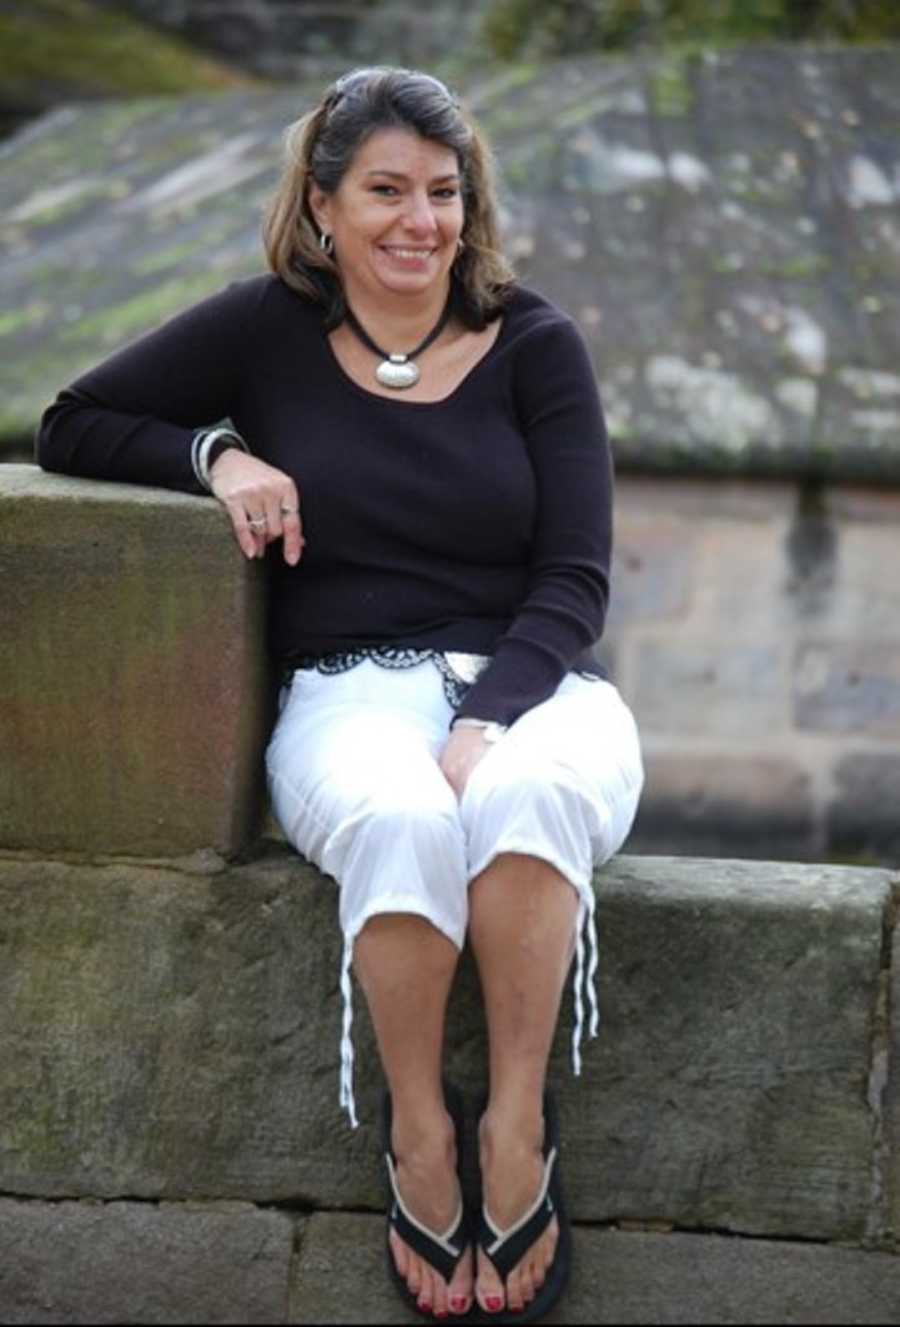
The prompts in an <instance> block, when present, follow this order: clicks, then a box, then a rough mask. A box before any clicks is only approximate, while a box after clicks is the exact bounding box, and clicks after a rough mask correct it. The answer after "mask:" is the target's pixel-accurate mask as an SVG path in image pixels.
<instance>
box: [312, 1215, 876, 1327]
mask: <svg viewBox="0 0 900 1327" xmlns="http://www.w3.org/2000/svg"><path fill="white" fill-rule="evenodd" d="M898 1303H900V1258H898V1257H892V1256H891V1255H890V1254H886V1253H869V1252H860V1251H857V1250H852V1249H842V1248H835V1247H833V1246H829V1245H812V1244H797V1243H791V1242H788V1241H778V1242H774V1241H773V1242H769V1241H766V1240H750V1239H734V1238H726V1237H722V1236H717V1235H688V1234H669V1235H661V1234H646V1233H635V1232H628V1233H625V1232H623V1231H618V1230H603V1229H596V1228H591V1227H588V1226H581V1227H576V1229H575V1232H574V1258H573V1273H572V1282H571V1285H570V1288H569V1291H568V1293H567V1295H566V1296H565V1298H564V1299H563V1300H562V1301H561V1303H560V1304H559V1305H558V1307H557V1309H556V1310H555V1311H554V1312H553V1313H552V1314H551V1315H550V1316H549V1317H547V1318H545V1319H543V1321H544V1322H547V1323H560V1324H562V1323H572V1324H574V1323H597V1324H599V1323H610V1324H616V1323H684V1324H694V1323H772V1324H775V1325H778V1324H782V1323H791V1324H793V1323H835V1324H837V1323H850V1322H865V1323H885V1324H896V1322H897V1305H898ZM290 1321H291V1322H292V1323H298V1324H307V1323H308V1324H314V1323H323V1324H324V1323H406V1322H408V1323H414V1322H421V1319H420V1318H418V1317H417V1315H416V1314H415V1313H411V1312H409V1311H405V1310H404V1308H403V1305H402V1304H401V1303H400V1302H399V1299H398V1297H397V1295H396V1292H395V1291H394V1289H393V1287H392V1286H391V1285H390V1284H389V1283H388V1280H387V1270H386V1267H385V1254H384V1224H383V1221H382V1220H381V1219H379V1218H378V1217H370V1216H349V1215H348V1216H339V1215H336V1214H330V1213H329V1214H325V1213H320V1214H316V1215H314V1216H313V1217H312V1218H311V1219H310V1221H309V1222H308V1224H307V1226H306V1229H305V1232H304V1237H303V1242H302V1245H301V1249H300V1255H299V1257H298V1259H297V1261H296V1263H295V1265H294V1273H293V1278H292V1286H291V1317H290Z"/></svg>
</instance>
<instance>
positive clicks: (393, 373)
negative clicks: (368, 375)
mask: <svg viewBox="0 0 900 1327" xmlns="http://www.w3.org/2000/svg"><path fill="white" fill-rule="evenodd" d="M375 377H376V378H377V379H378V381H379V382H380V383H381V385H382V387H393V388H395V389H396V388H402V387H413V386H414V385H415V384H416V383H417V382H418V381H419V370H418V369H417V368H416V366H415V364H413V363H412V361H411V360H399V359H386V360H384V361H383V362H382V363H381V364H379V365H378V368H377V369H376V370H375Z"/></svg>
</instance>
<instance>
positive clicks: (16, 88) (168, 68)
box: [0, 0, 252, 104]
mask: <svg viewBox="0 0 900 1327" xmlns="http://www.w3.org/2000/svg"><path fill="white" fill-rule="evenodd" d="M251 82H252V80H251V79H249V78H248V77H246V76H242V75H240V74H237V73H235V72H234V71H233V70H231V69H229V68H228V67H227V66H225V65H223V64H220V63H219V62H218V61H216V60H214V59H210V58H207V57H205V56H201V55H198V54H197V53H196V51H193V50H192V49H191V48H190V47H189V46H187V45H186V44H185V43H184V42H181V41H178V40H177V39H175V38H173V37H168V36H165V35H163V34H162V33H159V32H157V31H155V30H153V29H151V28H148V27H146V26H145V25H144V24H142V23H138V22H137V21H136V20H134V19H132V18H130V17H128V16H127V15H125V14H121V13H118V12H116V11H113V10H110V9H106V8H104V7H103V6H102V5H98V4H92V3H90V0H28V3H27V4H24V3H23V4H15V5H9V4H6V5H2V6H0V84H2V87H3V90H4V99H5V100H7V101H9V100H12V98H13V97H16V98H18V99H19V100H21V101H22V102H23V103H24V104H30V103H33V102H38V103H39V102H41V101H42V99H43V98H42V96H41V90H42V89H46V88H54V89H61V90H69V91H71V93H72V94H73V95H76V96H77V95H79V94H80V93H82V92H87V93H88V94H91V95H96V94H98V93H100V94H101V95H102V94H106V95H112V96H139V95H142V94H144V95H146V94H148V93H175V92H200V91H210V90H215V89H223V88H234V87H240V86H244V87H246V86H248V85H249V84H250V83H251Z"/></svg>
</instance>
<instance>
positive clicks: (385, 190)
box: [372, 184, 397, 197]
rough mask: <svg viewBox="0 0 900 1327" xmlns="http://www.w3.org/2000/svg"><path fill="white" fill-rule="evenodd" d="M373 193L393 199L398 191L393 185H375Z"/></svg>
mask: <svg viewBox="0 0 900 1327" xmlns="http://www.w3.org/2000/svg"><path fill="white" fill-rule="evenodd" d="M372 192H373V193H375V194H384V195H385V196H386V197H392V196H393V195H394V194H395V193H396V192H397V190H396V188H395V186H394V185H393V184H373V186H372Z"/></svg>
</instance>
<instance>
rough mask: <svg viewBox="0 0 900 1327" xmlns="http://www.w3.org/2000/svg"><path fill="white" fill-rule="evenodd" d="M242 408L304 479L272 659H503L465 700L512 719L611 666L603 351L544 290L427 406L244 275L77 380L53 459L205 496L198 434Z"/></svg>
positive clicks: (46, 450) (521, 293)
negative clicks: (302, 541) (594, 352)
mask: <svg viewBox="0 0 900 1327" xmlns="http://www.w3.org/2000/svg"><path fill="white" fill-rule="evenodd" d="M225 418H228V419H230V420H231V421H232V423H233V424H234V426H235V427H236V429H237V430H238V431H239V432H240V434H241V435H242V436H243V437H244V439H245V440H246V441H247V443H248V445H249V447H250V450H251V451H252V452H253V454H254V455H256V456H259V457H261V458H262V459H263V460H265V461H267V462H268V463H269V464H271V465H274V466H277V467H278V468H279V469H281V470H283V471H285V472H286V473H288V474H289V475H291V477H292V478H293V479H294V480H295V482H296V484H297V488H298V491H299V494H300V503H301V515H302V519H303V532H304V536H305V538H306V546H305V548H304V552H303V557H302V559H301V560H300V562H299V564H298V565H297V566H295V567H290V566H288V565H287V564H286V563H285V561H284V558H283V556H282V553H281V545H280V543H276V544H273V545H270V546H269V550H268V554H267V556H268V560H269V565H270V569H271V574H272V577H273V581H274V584H273V595H272V610H271V646H272V649H273V651H274V653H275V656H276V658H277V659H279V660H281V661H282V662H285V661H290V659H291V658H293V657H297V656H301V655H307V656H308V655H322V654H325V653H330V652H333V651H341V650H352V649H356V648H359V647H361V646H377V645H388V644H389V645H399V646H405V647H416V648H423V649H424V648H433V649H437V650H454V651H455V650H458V651H466V652H472V653H478V654H490V655H492V656H493V658H492V662H491V664H490V665H489V666H488V667H487V668H486V669H485V671H484V672H483V673H482V674H481V675H480V677H479V678H478V680H477V681H476V682H475V683H474V685H473V686H472V687H471V689H470V690H469V692H468V694H467V696H466V698H465V700H464V701H463V704H462V706H461V707H460V711H459V712H460V714H467V715H473V716H477V717H481V718H487V719H495V720H497V721H499V722H502V723H512V722H513V721H514V720H515V719H516V718H518V716H519V715H520V714H522V713H524V712H525V710H527V709H530V708H531V707H532V706H533V705H536V704H538V703H539V702H540V701H542V700H544V699H546V698H547V697H548V696H549V695H550V694H552V692H553V690H554V689H555V687H556V686H557V684H558V683H559V681H560V680H561V678H562V677H563V675H564V674H565V673H566V672H567V671H568V670H569V669H573V668H579V669H586V670H587V671H592V672H600V671H601V670H600V669H598V667H597V665H596V663H595V662H594V661H593V658H592V653H591V647H592V646H593V645H594V643H595V642H596V641H597V640H598V639H599V637H600V634H601V631H602V629H603V622H604V617H605V613H606V606H607V599H608V589H609V559H610V544H611V499H612V467H611V461H610V455H609V449H608V444H607V439H606V432H605V428H604V424H603V417H602V412H601V408H600V403H599V400H598V395H597V388H596V384H595V379H594V373H593V369H592V366H591V363H590V360H589V357H588V354H587V350H586V348H585V346H584V343H583V341H582V338H581V336H580V334H579V333H578V330H577V329H576V327H575V325H574V323H573V322H572V321H571V320H570V319H569V318H568V317H566V316H565V315H564V314H562V313H561V312H560V311H559V310H557V309H555V308H554V307H553V306H552V305H551V304H550V303H548V302H547V301H546V300H545V299H543V298H542V297H541V296H539V295H537V294H535V293H533V292H531V291H528V290H526V289H524V288H522V287H517V288H516V289H515V291H514V293H513V294H512V296H511V298H510V300H509V303H508V304H507V306H506V308H505V312H504V315H503V323H502V326H501V329H500V332H499V335H498V336H497V339H496V341H495V342H494V344H493V346H492V347H491V349H490V350H489V351H488V352H487V354H486V355H485V356H484V357H483V358H482V359H481V360H480V361H479V362H478V363H477V364H476V365H475V367H474V368H473V369H472V370H471V371H470V372H469V374H468V375H467V376H466V377H465V378H464V380H463V381H462V382H461V383H460V385H459V386H458V387H457V388H456V389H455V391H453V392H451V394H450V395H449V396H448V397H446V398H445V399H444V400H442V401H436V402H428V403H422V402H416V401H407V400H404V399H403V397H402V394H400V393H398V395H397V397H396V398H395V397H390V398H388V397H384V396H380V395H377V394H376V393H374V392H369V391H366V389H365V388H363V387H361V386H360V385H359V384H357V383H356V382H354V381H353V380H352V379H351V378H350V377H349V376H348V375H347V374H346V373H345V371H344V370H343V369H342V368H341V366H340V364H339V363H338V361H337V359H336V357H335V355H334V353H333V351H332V349H331V346H330V343H329V341H328V339H327V335H326V332H325V328H324V324H323V315H322V310H321V308H320V307H319V306H318V305H316V304H313V303H312V302H310V301H308V300H305V299H304V298H303V297H302V296H300V295H298V294H296V293H295V292H294V291H292V290H291V289H290V288H289V287H288V286H287V285H285V283H284V282H282V281H281V280H280V279H279V278H277V277H274V276H261V277H255V278H251V279H249V280H246V281H241V282H237V283H235V284H233V285H231V286H229V287H228V288H227V289H226V290H224V291H223V292H222V293H221V294H218V295H214V296H213V297H212V298H210V299H206V300H204V301H202V302H201V303H199V304H197V305H195V306H194V307H193V308H190V309H188V310H187V311H186V312H184V313H182V314H179V315H178V316H176V317H175V318H173V319H171V321H169V322H167V323H166V324H164V325H163V326H162V327H160V328H159V329H157V330H156V331H153V332H151V333H149V334H148V335H147V336H144V337H142V338H141V339H140V340H138V341H136V342H134V343H133V344H131V345H129V346H127V347H125V348H124V349H123V350H120V351H119V352H118V353H116V354H114V355H113V356H112V357H111V358H109V359H108V360H106V361H105V362H104V363H102V364H100V365H99V366H98V367H97V368H95V369H92V370H91V371H90V372H88V373H86V374H84V375H83V376H82V377H81V378H79V379H78V380H77V381H76V382H74V383H73V384H72V385H71V386H70V387H67V388H65V389H64V390H63V391H62V392H60V394H59V396H58V397H57V399H56V401H55V402H54V404H53V405H51V406H50V408H49V409H48V410H47V411H46V412H45V414H44V417H43V420H42V422H41V425H40V428H39V432H38V437H37V459H38V462H39V463H40V465H42V466H43V467H44V469H46V470H55V471H61V472H63V473H65V474H70V475H79V476H82V477H86V478H94V479H110V480H120V481H126V482H135V483H141V484H155V485H159V486H162V487H165V488H174V489H181V490H183V491H185V492H189V493H198V492H201V491H203V490H202V489H201V487H200V485H199V484H198V483H197V480H196V478H195V476H194V472H193V470H192V468H191V462H190V450H191V442H192V439H193V436H194V433H195V431H196V430H197V429H198V428H200V427H202V426H204V425H209V424H214V423H218V422H219V421H221V420H222V419H225Z"/></svg>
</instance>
